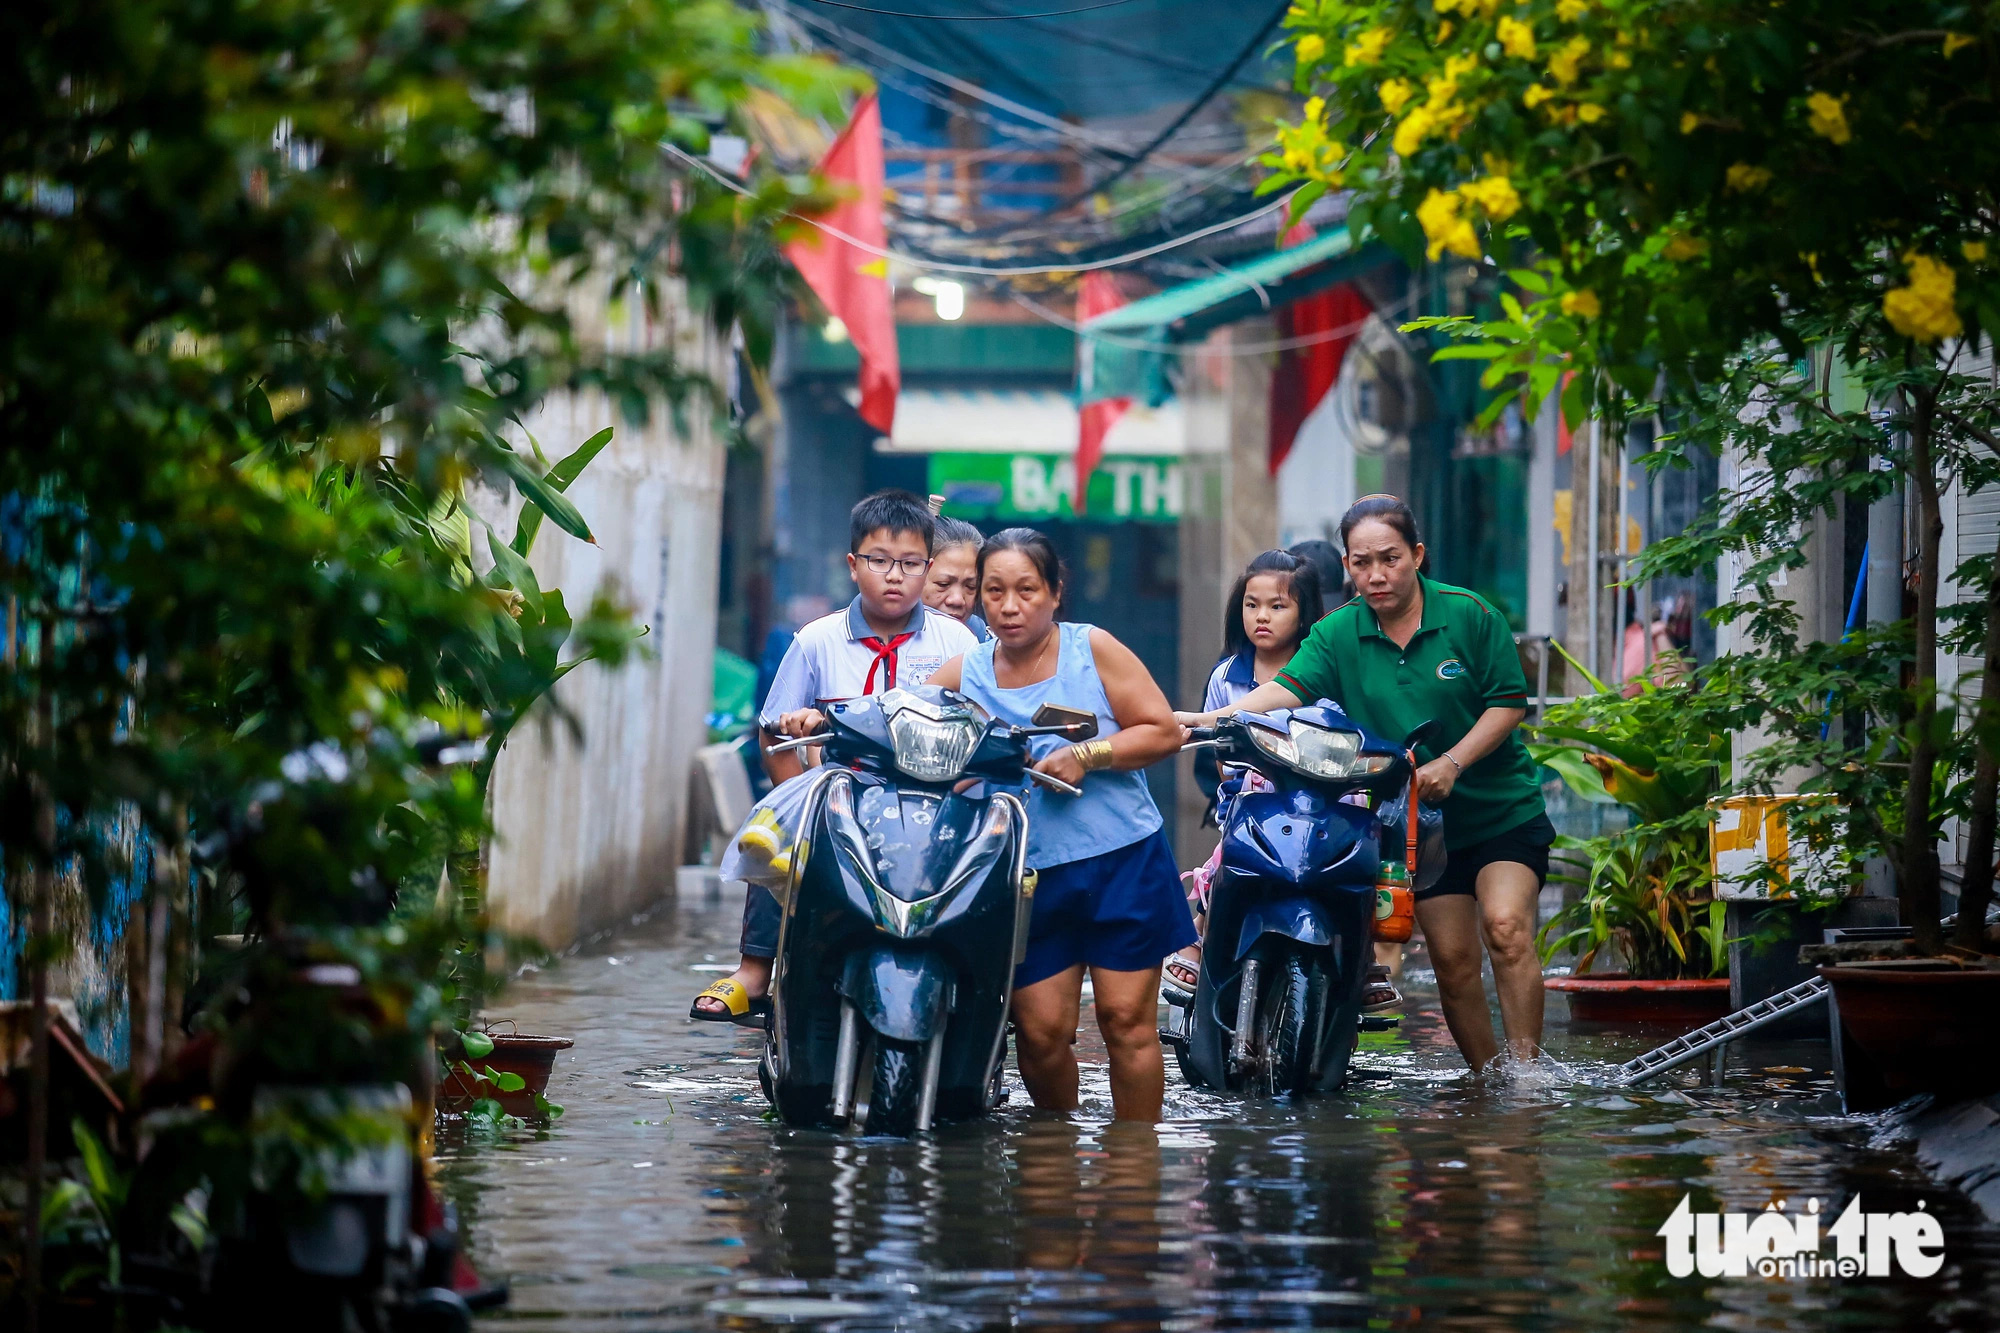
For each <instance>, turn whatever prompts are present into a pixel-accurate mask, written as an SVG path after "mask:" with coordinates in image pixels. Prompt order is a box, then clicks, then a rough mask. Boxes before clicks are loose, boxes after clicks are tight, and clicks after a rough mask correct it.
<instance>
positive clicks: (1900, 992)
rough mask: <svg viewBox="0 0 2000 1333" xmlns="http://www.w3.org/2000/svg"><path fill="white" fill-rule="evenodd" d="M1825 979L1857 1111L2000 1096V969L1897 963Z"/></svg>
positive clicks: (1853, 968) (1862, 965)
mask: <svg viewBox="0 0 2000 1333" xmlns="http://www.w3.org/2000/svg"><path fill="white" fill-rule="evenodd" d="M1819 974H1820V975H1821V976H1823V977H1825V978H1826V979H1827V982H1828V984H1829V985H1831V986H1832V987H1833V1001H1834V1005H1835V1007H1836V1010H1837V1012H1838V1013H1839V1016H1840V1028H1841V1032H1840V1040H1841V1045H1842V1048H1843V1050H1842V1057H1843V1058H1842V1059H1841V1060H1840V1064H1841V1066H1842V1071H1841V1072H1842V1078H1841V1092H1842V1095H1843V1097H1845V1098H1846V1099H1847V1103H1848V1109H1849V1110H1851V1111H1863V1110H1873V1109H1877V1108H1879V1107H1882V1106H1890V1105H1894V1104H1895V1103H1896V1102H1899V1101H1901V1100H1903V1099H1904V1098H1905V1097H1911V1096H1915V1095H1916V1094H1917V1093H1920V1092H1929V1093H1935V1094H1937V1096H1938V1097H1939V1099H1940V1100H1947V1099H1954V1098H1959V1097H1983V1096H1985V1095H1987V1094H1989V1093H1992V1092H1996V1091H2000V1020H1996V1018H1995V1015H1996V1014H2000V969H1996V968H1990V967H1979V966H1961V965H1959V964H1957V963H1955V962H1953V961H1952V960H1950V959H1944V958H1897V959H1882V960H1879V961H1871V962H1857V963H1843V964H1838V965H1835V966H1832V967H1822V968H1820V970H1819ZM1852 1048H1859V1049H1858V1052H1857V1051H1856V1050H1854V1049H1852ZM1856 1054H1858V1055H1859V1056H1860V1057H1861V1058H1860V1059H1858V1060H1857V1059H1856V1058H1855V1056H1856Z"/></svg>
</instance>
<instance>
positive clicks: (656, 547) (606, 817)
mask: <svg viewBox="0 0 2000 1333" xmlns="http://www.w3.org/2000/svg"><path fill="white" fill-rule="evenodd" d="M664 316H665V317H664V318H663V319H654V318H650V317H648V316H647V315H646V314H645V313H644V312H643V311H641V310H639V309H637V308H636V307H630V308H623V309H611V310H606V309H603V308H601V307H600V308H596V309H583V310H579V311H575V312H573V318H575V319H576V321H577V324H578V326H579V329H580V330H581V331H582V332H583V333H584V334H585V336H588V337H593V338H601V339H603V340H604V342H605V343H606V344H607V345H610V346H614V347H618V346H622V347H639V346H644V347H657V346H661V345H671V346H673V347H674V349H675V352H676V354H677V356H678V357H679V359H680V361H681V364H682V365H683V366H684V367H686V368H688V369H691V370H695V369H699V370H703V371H705V372H706V373H708V374H709V375H710V377H711V378H712V379H714V380H715V381H716V382H718V383H719V382H720V381H721V377H722V374H723V371H724V369H725V368H726V365H727V356H728V349H727V346H726V344H725V343H724V342H723V341H722V339H720V338H719V337H718V336H716V335H715V334H714V333H712V332H711V331H710V330H709V329H708V328H707V326H706V325H705V324H704V323H702V322H701V321H700V320H699V319H698V318H696V317H694V316H692V315H689V314H688V313H687V312H685V311H684V310H681V309H679V307H678V304H677V303H673V302H669V303H668V309H667V310H666V311H665V312H664ZM527 426H528V429H529V430H531V431H532V432H533V433H534V435H535V437H536V438H537V439H538V440H540V441H541V444H542V447H543V449H544V450H545V451H546V452H547V453H548V455H549V456H550V457H551V458H558V457H561V456H562V455H563V454H565V453H567V452H569V451H570V450H571V449H573V448H575V447H576V445H578V444H580V443H582V442H583V441H584V440H585V439H586V438H588V437H589V436H590V435H591V434H593V433H595V432H596V431H598V430H600V429H602V428H603V427H605V426H614V427H616V428H617V434H616V435H615V436H614V437H613V439H612V443H611V446H610V447H609V448H608V449H606V450H605V452H604V453H603V454H601V455H599V456H598V458H597V460H596V461H595V462H594V463H592V465H591V466H590V468H589V470H588V471H586V472H585V473H584V475H583V476H582V477H581V478H580V479H579V480H578V481H577V483H576V484H575V485H574V486H572V487H571V488H570V490H569V495H570V497H571V498H572V499H574V500H575V501H576V504H577V507H578V508H579V509H580V510H581V511H582V512H583V515H584V518H585V520H586V521H587V522H588V523H589V524H590V527H591V531H592V532H593V534H594V535H595V536H596V538H597V545H596V546H590V545H586V544H585V543H583V542H580V541H577V540H576V539H574V538H572V537H570V536H568V535H567V534H566V533H563V532H561V531H560V530H558V529H557V528H556V527H555V526H554V525H553V524H548V523H545V524H543V526H542V532H541V536H540V537H539V538H537V540H536V544H535V549H534V552H533V564H534V567H535V574H536V577H537V578H538V579H539V580H540V581H541V584H542V586H543V587H544V588H558V587H559V588H561V589H562V590H563V595H564V597H565V599H566V600H567V602H568V604H569V606H570V607H571V609H572V612H573V613H575V614H579V615H580V614H581V613H582V611H583V610H584V608H585V607H587V606H588V604H589V600H590V597H591V595H592V593H593V592H594V591H596V590H597V589H600V588H602V589H604V590H605V591H606V592H608V593H609V594H610V595H612V596H613V597H615V598H616V599H617V600H618V601H620V602H621V603H623V604H624V605H625V606H626V607H627V608H629V610H630V612H631V614H632V617H633V619H634V620H635V621H636V622H638V623H640V624H643V625H645V626H646V628H647V631H648V633H647V634H646V636H645V638H644V639H642V640H641V641H640V642H641V647H642V649H643V650H644V656H643V658H642V659H641V660H638V661H634V662H631V663H628V664H627V665H626V666H624V667H622V668H620V669H618V670H615V671H614V670H607V669H603V668H599V667H596V666H586V667H581V668H579V669H577V670H576V671H574V672H572V673H571V674H570V675H569V676H568V677H566V678H565V679H564V680H563V681H562V683H561V684H560V685H558V686H557V687H556V697H557V698H558V699H559V700H560V702H561V704H562V705H563V707H564V708H566V709H567V710H568V711H569V713H570V714H571V715H572V716H573V717H574V718H575V719H576V721H577V723H578V725H579V727H580V728H581V736H580V737H579V736H577V735H574V734H572V733H571V732H570V730H569V729H568V728H566V727H564V726H562V725H561V724H560V723H558V722H556V721H555V715H554V711H553V710H551V709H548V708H546V707H544V708H541V709H538V710H537V714H538V716H537V717H531V718H529V719H527V720H525V721H523V723H522V724H521V725H520V726H519V727H518V728H517V729H516V730H515V733H514V736H513V738H512V740H511V741H510V742H509V743H508V745H507V748H506V750H505V751H504V752H503V753H502V755H501V757H500V761H499V764H498V766H497V768H496V770H495V773H494V780H493V817H494V823H495V826H496V828H497V829H498V836H497V837H496V839H495V842H494V846H493V850H492V856H491V879H490V906H491V910H492V913H493V917H494V920H495V922H496V924H497V925H498V926H499V927H500V928H501V929H503V930H506V931H509V932H513V933H517V934H521V935H528V936H532V937H534V938H536V939H538V940H540V941H541V942H542V943H543V944H545V945H547V946H549V947H550V948H555V949H560V948H563V947H566V946H567V945H569V944H571V943H573V942H574V941H576V940H577V939H579V938H582V937H584V936H587V935H589V934H591V933H593V932H595V931H598V930H602V929H604V928H606V927H608V926H612V925H615V924H617V923H619V922H622V921H624V920H626V919H628V918H629V917H630V916H631V915H632V914H633V913H635V912H637V911H639V910H641V909H643V908H645V907H647V906H649V905H651V904H652V903H654V902H656V901H658V900H659V899H660V898H662V897H663V896H665V895H666V894H668V893H669V892H671V890H672V887H673V883H674V871H675V867H676V866H677V865H678V864H679V862H680V859H681V846H682V830H683V824H684V820H685V815H686V807H687V793H688V773H689V768H690V765H691V763H692V758H693V754H694V751H695V749H696V748H697V747H698V746H700V745H701V744H702V743H703V741H704V740H705V739H706V732H705V729H704V725H703V718H704V716H705V715H706V713H707V712H708V705H709V697H710V693H711V672H712V669H713V649H714V643H715V621H716V588H717V577H718V558H719V551H720V546H721V513H722V483H723V468H724V458H725V452H726V445H725V441H724V438H723V435H722V432H721V430H720V428H719V422H718V421H717V419H716V416H715V411H714V409H713V408H712V407H711V406H710V405H708V404H706V403H703V402H699V401H696V402H690V403H689V404H687V406H686V408H685V409H684V411H683V412H682V413H681V419H680V420H679V421H676V420H675V416H674V414H673V413H671V412H669V411H668V410H667V409H666V407H665V405H664V404H656V405H655V410H654V411H653V412H652V413H651V415H650V419H649V420H647V421H645V422H643V423H635V422H631V421H627V420H625V419H624V418H623V416H622V414H621V412H620V411H619V409H618V408H617V407H616V406H615V405H614V404H612V403H611V402H609V401H608V400H606V399H605V398H604V397H603V396H602V395H600V394H597V393H594V392H593V393H579V394H570V393H559V394H556V395H553V396H552V397H551V398H550V400H549V401H548V402H547V403H546V404H545V405H544V407H543V408H542V410H541V411H540V412H539V413H538V414H537V415H536V416H535V417H534V418H533V419H532V420H531V421H529V422H528V423H527ZM505 503H506V507H507V512H508V515H509V516H508V517H506V518H501V519H495V526H496V527H497V528H498V529H499V531H500V532H501V533H502V534H511V533H512V531H513V518H512V514H513V513H514V512H516V511H518V509H519V505H520V502H519V500H518V499H515V498H512V497H510V498H509V499H508V500H507V501H506V502H505ZM478 507H479V508H480V509H481V510H482V512H488V509H487V506H486V505H484V504H481V505H479V506H478ZM479 545H480V543H475V549H478V547H479ZM481 554H482V555H483V554H484V553H483V551H482V552H481Z"/></svg>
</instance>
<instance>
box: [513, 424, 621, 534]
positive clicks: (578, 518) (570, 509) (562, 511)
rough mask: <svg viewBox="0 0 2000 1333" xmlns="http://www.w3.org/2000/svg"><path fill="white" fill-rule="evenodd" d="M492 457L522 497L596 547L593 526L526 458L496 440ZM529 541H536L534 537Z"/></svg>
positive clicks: (570, 531) (566, 529)
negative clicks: (585, 520) (591, 530)
mask: <svg viewBox="0 0 2000 1333" xmlns="http://www.w3.org/2000/svg"><path fill="white" fill-rule="evenodd" d="M493 455H494V458H495V461H497V462H498V464H499V465H500V469H501V471H503V472H505V473H506V474H507V475H508V476H509V477H510V478H512V479H513V482H514V484H515V485H516V486H518V487H520V490H521V495H522V496H523V498H525V499H526V500H527V501H528V502H529V503H530V504H532V505H533V506H534V507H535V508H536V509H538V510H540V511H541V512H542V513H543V514H545V515H547V516H548V519H549V521H550V522H551V523H554V524H555V525H556V526H557V527H559V528H561V529H562V530H563V531H564V532H567V533H568V534H569V535H570V536H572V537H576V538H580V539H581V540H583V541H587V542H589V543H590V544H591V545H592V546H595V545H597V538H595V537H593V536H591V535H590V525H589V524H588V523H585V522H584V521H583V515H582V514H581V513H580V512H578V510H577V507H576V506H575V505H573V504H571V503H570V502H569V501H568V500H566V499H564V498H563V495H562V492H561V491H558V490H557V489H556V488H555V487H554V486H551V485H550V484H549V483H548V481H547V479H546V478H543V477H541V476H539V475H537V474H536V472H535V469H534V468H533V467H532V466H531V465H530V464H529V462H528V460H527V459H525V458H523V457H521V455H519V454H517V453H515V452H514V451H513V450H512V449H509V448H508V447H507V446H506V445H505V444H503V443H501V442H500V441H499V440H497V439H496V440H494V441H493ZM517 537H518V534H517ZM529 540H530V541H532V540H534V539H533V537H532V535H531V536H530V537H529ZM516 554H519V553H518V552H517V553H516Z"/></svg>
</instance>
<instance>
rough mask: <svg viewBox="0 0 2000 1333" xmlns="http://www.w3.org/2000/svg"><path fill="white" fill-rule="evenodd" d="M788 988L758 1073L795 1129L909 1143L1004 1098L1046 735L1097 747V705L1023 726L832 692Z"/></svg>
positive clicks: (931, 694)
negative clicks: (1036, 765) (1028, 794)
mask: <svg viewBox="0 0 2000 1333" xmlns="http://www.w3.org/2000/svg"><path fill="white" fill-rule="evenodd" d="M825 710H826V720H827V729H826V730H825V731H823V732H820V733H818V734H817V735H814V736H811V737H806V738H802V739H800V740H795V741H786V742H782V743H780V744H779V745H776V746H773V747H772V749H773V750H774V751H779V750H787V749H797V748H803V747H805V746H808V745H813V746H824V747H825V757H826V767H825V771H824V773H823V775H822V776H821V777H820V778H819V780H818V781H817V784H816V785H815V786H814V788H813V791H812V795H811V797H810V799H809V801H808V804H807V806H806V812H805V815H804V819H803V822H802V829H801V834H800V838H799V846H798V850H797V852H796V853H794V855H793V859H792V869H791V877H790V882H789V884H788V885H787V886H786V892H785V893H784V895H783V899H784V906H785V914H784V927H783V930H782V932H781V933H780V935H779V939H778V955H777V959H776V961H775V967H774V970H773V973H772V981H771V1022H770V1027H769V1035H768V1037H767V1040H766V1045H765V1051H764V1059H763V1061H762V1062H761V1064H760V1066H759V1075H760V1077H761V1079H762V1082H763V1085H764V1091H765V1093H766V1095H767V1096H769V1097H770V1099H771V1103H772V1105H773V1106H775V1107H776V1108H777V1111H778V1115H779V1117H780V1118H781V1119H782V1120H784V1121H785V1123H786V1124H789V1125H815V1126H834V1125H845V1126H847V1127H849V1128H851V1129H856V1130H859V1131H861V1132H863V1133H866V1134H871V1135H882V1134H891V1135H907V1134H911V1133H914V1132H917V1131H920V1130H926V1129H929V1128H931V1126H932V1125H933V1124H935V1123H937V1122H939V1121H945V1120H963V1119H969V1118H971V1117H974V1116H979V1115H983V1114H985V1113H986V1112H987V1111H988V1110H990V1109H992V1107H993V1106H994V1105H995V1104H996V1103H997V1101H998V1098H999V1095H1000V1086H999V1080H998V1071H999V1064H1000V1060H1001V1057H1002V1055H1003V1054H1004V1051H1005V1042H1006V1034H1007V1005H1008V1002H1009V1000H1010V999H1011V998H1012V995H1013V986H1014V965H1015V964H1016V963H1017V962H1019V961H1020V959H1021V954H1022V951H1023V949H1024V948H1025V947H1026V942H1027V928H1028V920H1029V917H1030V914H1031V913H1032V910H1033V906H1034V875H1033V872H1031V871H1029V870H1028V869H1027V836H1028V816H1027V811H1026V809H1025V808H1024V806H1023V805H1022V802H1021V801H1020V800H1019V798H1018V797H1017V796H1016V795H1015V794H1014V790H1015V789H1017V788H1019V787H1020V786H1021V785H1022V784H1023V783H1024V782H1027V781H1032V782H1038V783H1041V784H1043V785H1044V786H1047V787H1050V788H1052V789H1056V790H1060V791H1062V792H1064V793H1066V794H1068V795H1072V796H1074V795H1078V794H1079V793H1078V790H1077V788H1075V787H1073V786H1071V785H1069V784H1068V783H1066V782H1062V781H1060V780H1059V779H1056V778H1052V777H1050V776H1048V775H1047V774H1045V773H1036V772H1033V771H1031V770H1030V769H1029V767H1028V766H1029V764H1030V762H1031V756H1030V752H1029V749H1028V741H1029V739H1030V738H1032V737H1035V736H1061V737H1064V738H1066V739H1069V740H1088V739H1089V738H1090V737H1092V736H1094V735H1096V734H1097V718H1096V716H1095V715H1094V714H1091V713H1088V712H1084V711H1081V710H1077V709H1071V708H1064V707H1061V706H1059V705H1056V704H1044V705H1043V706H1042V708H1041V709H1040V710H1038V711H1037V712H1036V714H1035V716H1034V718H1033V723H1034V725H1031V726H1027V727H1015V726H1009V725H1008V724H1007V723H1005V722H1002V721H1000V720H998V719H996V718H992V717H990V716H988V715H987V713H986V712H985V710H984V709H982V708H980V707H979V706H978V705H977V704H975V703H973V702H972V701H971V700H970V699H967V698H966V697H965V696H963V695H960V694H956V693H953V692H952V691H949V690H942V689H939V688H937V687H935V686H930V685H919V686H915V687H912V688H908V689H894V690H890V691H888V692H886V693H884V694H881V695H871V696H868V697H865V698H859V699H848V700H842V701H838V702H831V703H828V704H827V705H826V706H825Z"/></svg>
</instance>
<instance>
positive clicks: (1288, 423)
mask: <svg viewBox="0 0 2000 1333" xmlns="http://www.w3.org/2000/svg"><path fill="white" fill-rule="evenodd" d="M1313 234H1314V233H1313V229H1312V228H1311V227H1309V226H1307V225H1306V224H1305V223H1303V222H1301V223H1299V224H1298V225H1297V226H1295V227H1293V228H1292V229H1291V230H1290V231H1288V232H1286V233H1285V236H1284V244H1285V245H1286V246H1287V247H1290V246H1294V245H1302V244H1304V243H1305V242H1307V241H1309V240H1311V239H1312V238H1313ZM1369 309H1370V307H1369V305H1368V302H1367V301H1366V300H1365V299H1364V298H1363V297H1362V295H1361V293H1360V292H1358V291H1356V290H1355V289H1354V286H1353V284H1351V283H1345V282H1343V283H1340V284H1338V285H1337V286H1334V287H1329V288H1327V289H1326V290H1324V291H1318V292H1314V293H1313V294H1312V295H1311V296H1307V297H1302V298H1300V299H1299V300H1297V301H1294V302H1292V303H1291V304H1290V305H1287V306H1281V307H1279V309H1278V312H1277V319H1276V324H1277V329H1278V335H1279V336H1280V337H1281V338H1285V339H1305V338H1310V339H1313V340H1314V341H1311V342H1308V343H1306V344H1305V345H1303V346H1297V347H1287V348H1285V349H1284V350H1282V351H1281V352H1279V353H1278V365H1277V369H1276V371H1275V372H1274V373H1273V374H1272V376H1271V412H1270V437H1269V443H1268V446H1267V450H1268V452H1267V455H1266V460H1265V461H1266V466H1267V467H1268V468H1269V469H1270V473H1271V475H1272V476H1274V477H1275V476H1277V475H1278V469H1279V468H1280V467H1282V466H1284V462H1285V459H1286V458H1287V457H1289V456H1290V455H1291V452H1292V445H1294V444H1295V443H1297V442H1298V437H1299V428H1300V427H1301V426H1303V425H1305V422H1306V418H1307V417H1309V416H1311V415H1312V414H1313V412H1314V410H1315V409H1317V408H1318V407H1319V405H1320V403H1321V402H1323V401H1324V400H1325V399H1326V396H1327V394H1328V393H1329V392H1331V391H1332V389H1333V386H1334V384H1335V383H1336V382H1337V381H1338V380H1339V379H1340V365H1341V362H1343V361H1345V360H1346V359H1347V349H1348V348H1349V347H1350V346H1352V345H1353V343H1354V338H1355V335H1356V334H1358V333H1360V332H1361V325H1362V322H1363V321H1364V320H1366V319H1367V318H1368V312H1369Z"/></svg>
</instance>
